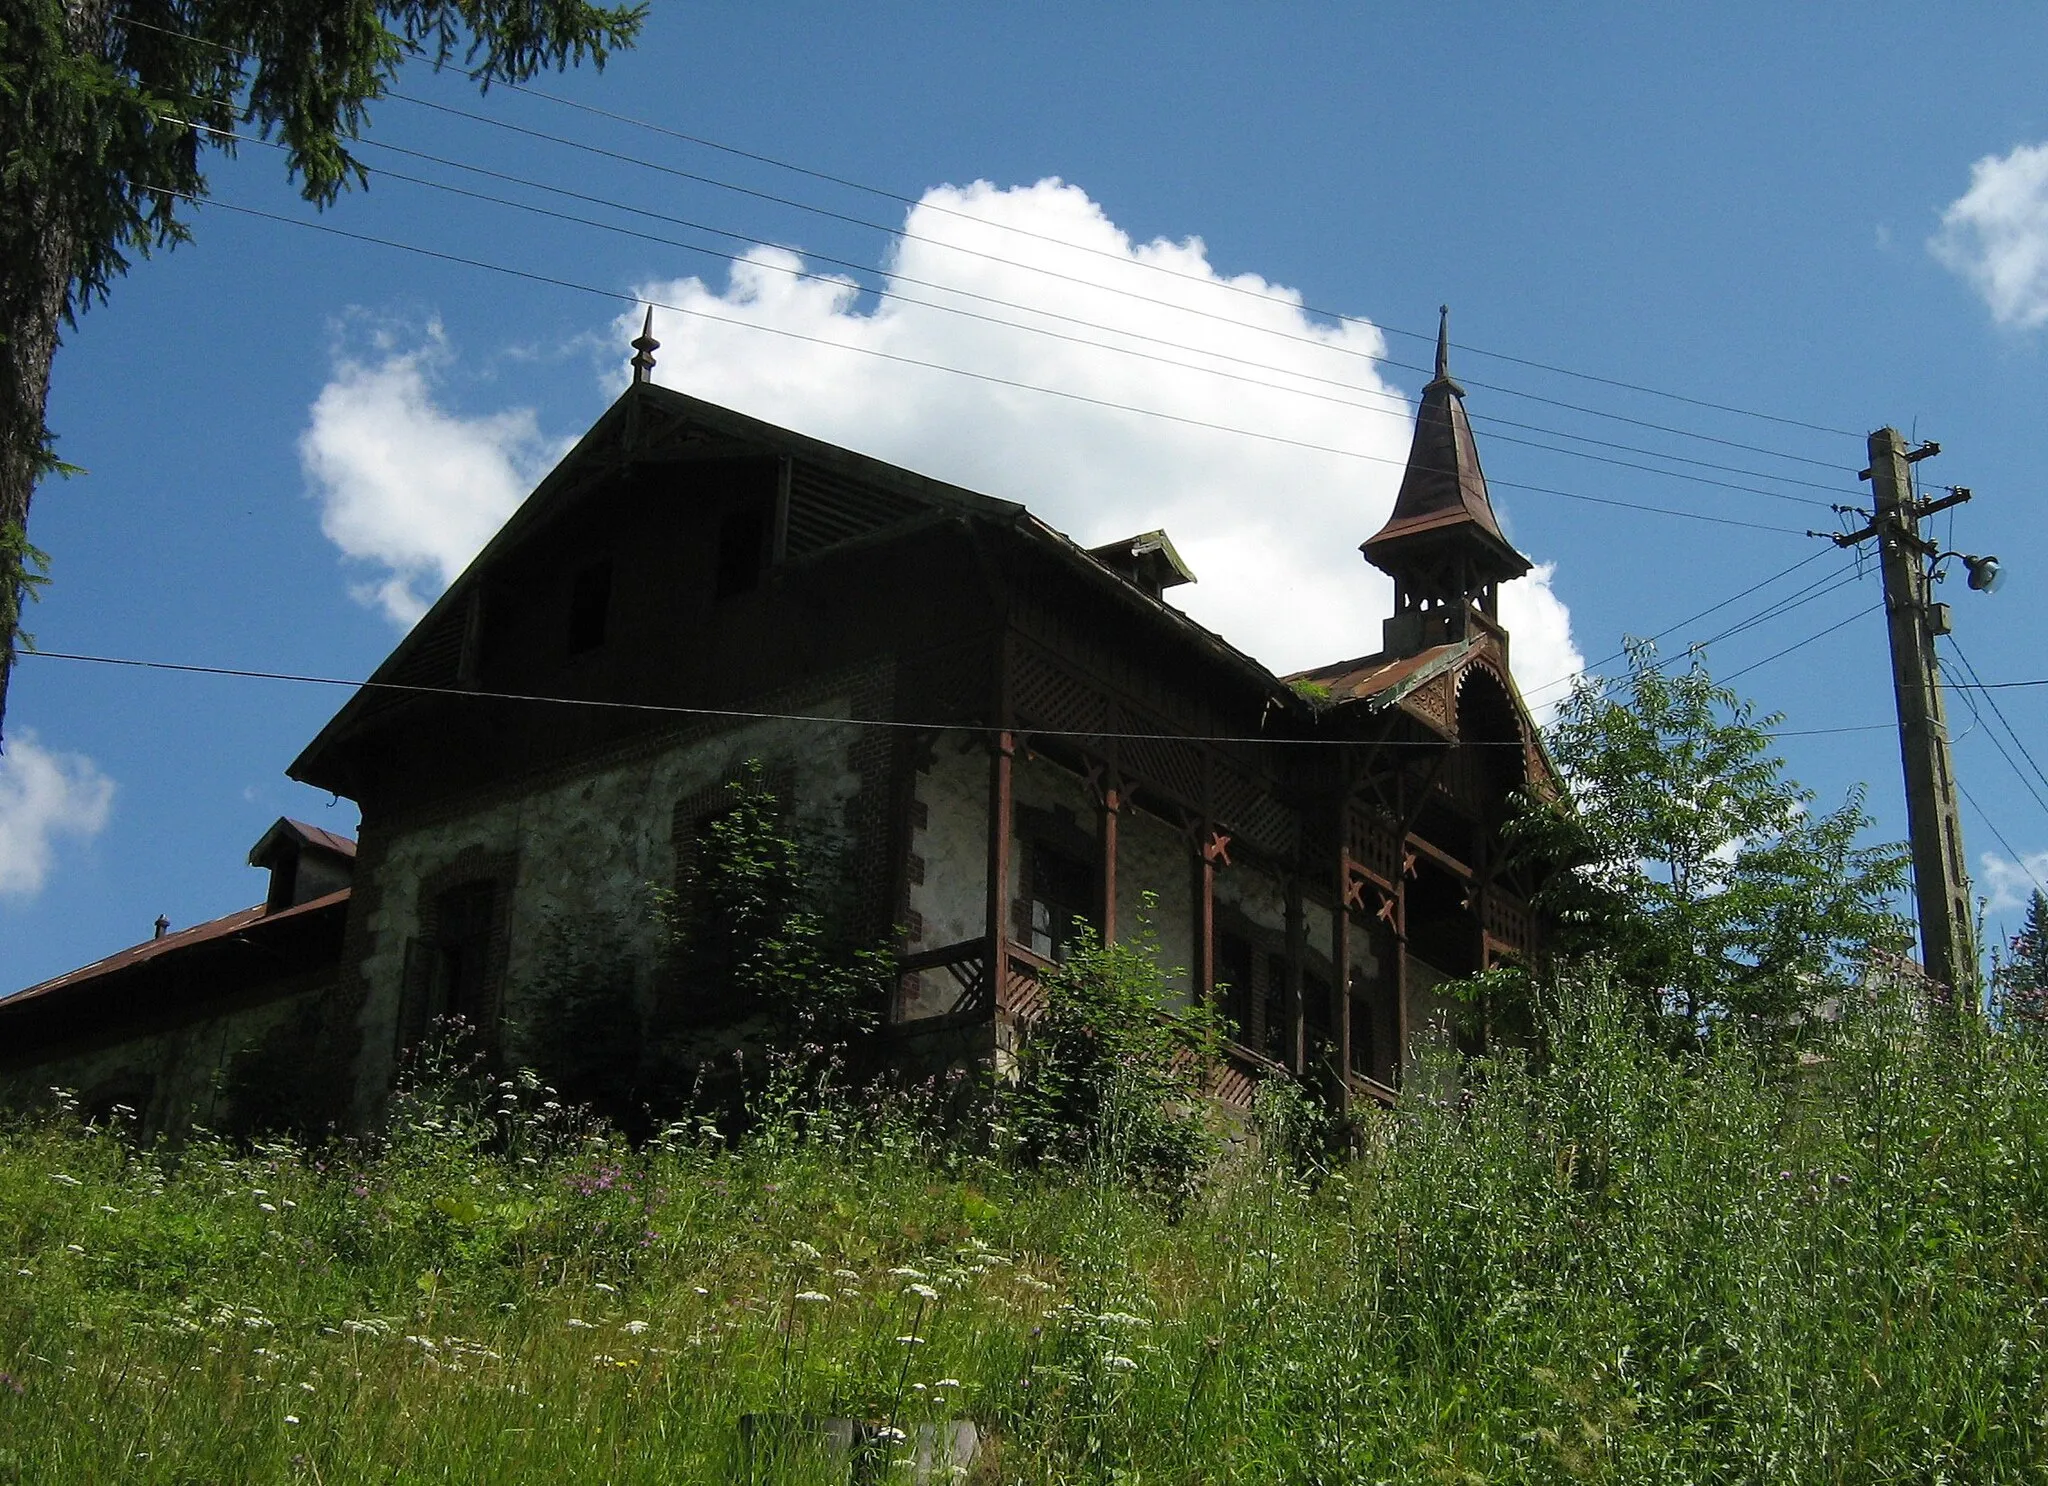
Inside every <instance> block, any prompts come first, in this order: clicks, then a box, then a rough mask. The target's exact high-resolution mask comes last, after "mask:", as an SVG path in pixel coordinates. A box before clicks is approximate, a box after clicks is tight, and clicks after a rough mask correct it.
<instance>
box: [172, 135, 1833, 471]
mask: <svg viewBox="0 0 2048 1486" xmlns="http://www.w3.org/2000/svg"><path fill="white" fill-rule="evenodd" d="M183 122H187V123H188V124H189V126H190V127H192V128H194V129H198V130H201V131H203V132H205V133H209V134H213V135H217V136H219V137H220V138H221V139H223V140H225V141H228V142H231V143H234V144H255V145H260V146H263V147H264V148H267V149H273V150H280V151H283V150H288V149H289V146H287V145H285V144H284V143H282V142H281V141H277V140H268V139H262V138H259V137H255V136H250V135H239V134H234V133H232V132H230V131H228V130H222V129H215V128H213V127H212V126H210V125H207V124H202V123H196V122H191V121H183ZM363 143H365V144H367V145H369V146H370V147H371V148H373V149H380V150H386V151H389V152H391V153H393V154H398V155H404V156H408V157H410V158H412V159H417V160H424V161H428V162H430V163H433V164H436V165H442V166H446V167H448V168H450V169H454V170H461V171H467V172H470V173H473V174H475V175H479V176H484V177H488V178H490V179H493V180H500V181H505V182H508V183H510V184H513V185H518V186H522V187H525V188H527V189H530V190H535V191H543V192H547V193H549V194H550V195H555V196H560V197H564V198H567V199H569V200H574V201H581V202H586V203H589V204H591V205H594V206H602V207H607V208H609V209H611V210H614V211H620V212H627V213H630V214H632V215H635V216H640V217H647V218H650V219H652V220H656V221H662V222H669V223H672V224H674V225H677V226H682V227H687V228H690V229H691V230H693V231H698V232H709V233H712V234H714V235H716V236H719V237H725V238H730V239H732V240H734V241H736V242H741V243H747V244H750V245H753V246H756V247H770V246H774V245H773V244H770V243H768V242H766V241H765V240H764V239H761V238H755V237H750V236H748V235H746V234H744V233H739V232H731V231H728V230H727V229H725V228H722V227H714V226H710V225H708V224H706V223H702V222H696V221H692V220H691V219H689V218H686V217H678V216H674V215H672V214H670V213H667V212H660V211H655V210H653V209H651V208H647V207H639V206H633V205H630V204H628V203H625V202H619V201H613V200H611V199H609V198H607V197H602V196H593V195H590V194H588V193H586V192H582V191H574V190H570V189H568V188H567V187H563V186H556V185H552V184H550V183H548V182H545V181H536V180H532V179H529V178H527V177H524V176H518V175H513V174H510V173H508V172H505V171H500V170H493V169H490V168H488V167H486V166H481V165H475V164H471V163H470V162H468V161H464V160H457V159H451V158H449V157H447V156H443V155H435V154H431V153H429V152H427V151H424V150H415V149H411V148H408V147H406V146H403V145H394V144H387V143H385V142H383V141H380V140H366V141H363ZM372 174H373V175H378V176H382V177H384V178H385V179H387V180H395V181H402V182H405V183H407V184H409V185H415V186H422V187H426V188H428V189H430V190H435V191H442V192H445V193H448V194H450V195H455V196H461V197H465V198H467V199H469V200H473V201H482V202H487V203H490V204H492V205H495V206H502V207H507V208H510V209H512V210H515V211H523V212H527V213H530V214H532V215H535V216H541V217H547V218H550V219H552V220H555V221H561V222H568V223H573V224H575V225H577V226H583V227H590V228H594V229H596V230H598V231H603V232H611V233H616V234H618V235H621V236H626V237H633V238H638V239H641V240H643V241H647V242H655V243H661V244H663V245H665V246H669V247H676V248H681V249H683V250H684V251H686V252H691V253H698V254H701V255H703V256H705V257H709V258H716V259H719V260H721V261H723V262H726V263H731V264H739V263H747V264H750V265H752V266H754V267H756V268H764V269H768V270H770V271H772V272H775V273H780V274H784V275H787V276H789V277H791V278H796V279H803V280H807V281H811V282H815V283H823V284H831V285H834V286H838V285H840V284H842V283H843V282H844V281H843V280H840V279H837V278H834V277H833V276H831V275H829V274H822V273H817V272H814V271H811V270H807V269H804V268H798V267H792V266H791V265H789V264H786V263H780V262H774V261H768V260H763V259H758V258H749V257H747V256H746V255H745V254H742V253H734V252H727V251H725V250H723V249H719V248H712V247H707V246H705V245H703V244H701V243H693V242H689V241H686V240H684V239H681V238H675V237H664V236H661V235H659V234H655V233H648V232H641V231H638V230H636V229H633V228H630V227H624V226H620V225H619V224H617V223H612V222H603V221H597V220H593V219H591V218H588V217H579V216H576V215H574V214H572V213H568V212H558V211H554V210H551V209H549V208H547V207H542V206H536V205H534V204H532V203H530V202H523V201H516V200H512V199H509V198H507V197H503V196H495V195H492V194H490V193H489V192H484V191H476V190H471V189H469V188H467V187H463V186H457V185H452V184H449V183H447V182H445V181H436V180H430V179H427V178H424V177H421V176H416V175H410V174H407V173H406V172H404V171H397V170H390V169H386V168H382V167H380V168H378V169H376V170H374V171H373V172H372ZM803 256H804V257H805V258H807V259H809V260H811V261H813V262H819V263H828V264H832V265H835V266H837V267H841V268H847V269H851V270H854V271H857V272H869V271H870V270H869V269H868V267H867V265H865V264H861V263H856V262H854V261H852V260H850V259H845V258H835V257H832V256H831V255H829V254H823V253H814V252H806V253H805V254H804V255H803ZM885 277H886V279H887V281H888V282H889V283H891V284H910V285H914V286H916V287H918V288H923V289H930V290H933V291H935V292H937V293H941V294H947V295H954V296H958V297H960V298H964V299H971V300H974V301H977V302H979V303H983V304H990V305H995V306H998V307H1000V308H1003V309H1009V310H1015V311H1018V312H1019V313H1022V314H1027V315H1036V316H1042V317H1044V318H1046V319H1050V320H1056V321H1060V322H1062V323H1064V324H1070V325H1076V326H1081V327H1083V328H1086V329H1089V330H1095V331H1100V332H1102V333H1104V334H1108V335H1114V336H1121V337H1125V338H1128V339H1132V340H1138V341H1144V342H1147V343H1149V344H1153V345H1159V346H1166V347H1169V348H1171V349H1174V350H1180V351H1186V352H1189V353H1190V354H1192V355H1196V356H1203V357H1209V358H1213V359H1215V360H1219V361H1226V362H1231V363H1234V364H1236V365H1240V366H1248V367H1253V368H1256V369H1258V370H1261V371H1270V372H1275V373H1278V374H1279V375H1281V376H1285V377H1289V378H1293V379H1296V380H1300V381H1308V382H1316V383H1320V384H1323V385H1325V386H1330V387H1339V388H1342V389H1344V390H1345V391H1347V392H1350V393H1353V394H1355V395H1356V396H1358V397H1370V398H1377V399H1380V400H1381V401H1383V402H1390V403H1393V404H1395V405H1397V407H1398V409H1399V411H1398V412H1396V411H1395V409H1394V408H1387V407H1374V406H1371V405H1369V404H1367V403H1361V402H1357V401H1354V400H1353V398H1349V397H1333V396H1329V395H1328V394H1324V393H1318V392H1315V391H1312V390H1310V389H1307V388H1302V387H1295V386H1288V385H1286V384H1284V383H1279V382H1269V381H1265V380H1262V379H1260V378H1256V377H1245V376H1242V375H1240V374H1238V373H1234V372H1229V371H1224V370H1221V369H1220V368H1217V367H1213V366H1200V365H1196V364H1193V363H1190V362H1185V361H1177V360H1174V359H1172V358H1170V357H1162V356H1155V355H1152V354H1150V353H1147V352H1144V351H1140V350H1136V349H1134V348H1132V347H1129V346H1120V345H1115V344H1112V343H1109V342H1105V341H1098V340H1088V339H1084V338H1082V337H1079V336H1072V335H1066V334H1063V333H1061V332H1059V331H1056V330H1050V329H1047V328H1046V327H1044V326H1040V325H1030V324H1023V323H1020V322H1018V321H1014V320H1005V319H1001V318H998V317H995V316H991V315H983V314H979V313H977V312H975V311H973V310H968V309H963V308H961V307H960V306H958V305H950V304H942V303H938V302H935V301H933V300H928V299H919V298H916V297H913V296H910V295H906V294H903V293H900V292H898V291H897V290H895V289H883V288H875V289H867V290H866V291H865V292H867V293H871V294H873V295H874V296H875V297H876V298H877V299H884V300H892V301H894V302H897V303H900V304H905V305H911V306H916V307H919V308H923V309H930V310H936V311H939V312H941V313H944V314H950V315H958V316H961V317H963V318H966V319H971V320H976V321H980V322H982V323H984V324H989V325H995V326H1000V327H1003V328H1005V329H1011V330H1018V331H1022V332H1025V333H1027V334H1033V335H1041V336H1045V337H1048V338H1050V339H1053V340H1059V341H1064V342H1067V343H1069V344H1072V345H1079V346H1085V347H1089V348H1091V349H1096V350H1103V351H1110V352H1114V353H1116V354H1118V355H1123V356H1132V357H1137V358H1140V359H1143V360H1147V361H1153V362H1157V363H1158V364H1160V365H1163V366H1172V367H1178V368H1180V369H1182V370H1185V371H1192V372H1197V373H1200V374H1202V375H1206V376H1217V377H1226V378H1229V379H1231V380H1234V381H1238V382H1242V383H1245V384H1246V385H1249V386H1254V387H1264V388H1267V389H1269V390H1272V391H1276V392H1285V393H1288V394H1291V395H1294V396H1301V397H1309V398H1314V399H1316V400H1317V401H1322V402H1329V403H1334V404H1336V405H1338V406H1341V407H1349V408H1356V409H1358V410H1359V411H1361V412H1366V413H1372V414H1375V415H1377V416H1381V417H1398V418H1400V419H1402V420H1403V421H1404V422H1405V421H1406V419H1407V414H1408V399H1407V398H1406V397H1405V396H1403V395H1402V394H1400V393H1398V392H1392V391H1379V390H1376V389H1373V388H1368V387H1360V386H1357V385H1356V384H1355V383H1351V382H1347V381H1344V380H1343V379H1341V378H1337V377H1325V376H1319V375H1317V374H1315V373H1313V372H1305V371H1299V370H1296V369H1294V368H1291V367H1285V366H1279V365H1276V364H1274V363H1272V362H1264V361H1257V360H1254V359H1252V358H1250V357H1245V356H1237V355H1233V354H1231V353H1229V352H1225V351H1217V350H1212V349H1210V348H1208V347H1204V346H1196V345H1190V344H1188V343H1186V342H1183V341H1175V340H1170V339H1168V338H1166V337H1163V336H1155V335H1151V334H1148V333H1146V332H1143V331H1136V330H1129V329H1125V328H1122V327H1118V326H1112V325H1105V324H1103V323H1101V322H1099V321H1094V320H1088V319H1084V318H1082V317H1080V316H1077V315H1067V314H1063V313H1061V312H1059V311H1056V310H1048V309H1044V308H1041V307H1039V306H1035V305H1030V304H1024V303H1019V302H1017V301H1015V300H1008V299H1002V298H998V297H996V296H994V295H987V294H981V293H978V292H976V291H973V290H968V289H960V288H956V287H953V286H951V285H947V284H941V283H936V282H933V281H931V280H926V279H918V278H914V277H911V276H909V275H906V274H902V273H898V272H896V271H894V270H889V271H886V274H885ZM1468 416H1470V417H1471V421H1472V422H1473V423H1475V424H1478V425H1480V426H1482V427H1487V428H1516V429H1522V430H1525V431H1527V432H1532V433H1540V434H1544V435H1547V436H1549V437H1552V438H1560V439H1568V440H1571V441H1573V442H1575V443H1584V444H1591V445H1595V446H1597V447H1599V448H1604V449H1613V450H1616V451H1618V452H1621V453H1628V454H1640V455H1643V456H1645V457H1647V458H1651V459H1662V460H1668V461H1672V462H1674V463H1679V464H1688V465H1693V466H1696V467H1698V468H1702V469H1712V470H1720V471H1723V472H1725V473H1729V474H1737V475H1745V476H1748V477H1750V478H1753V479H1762V480H1775V481H1778V482H1779V483H1781V484H1788V485H1799V486H1804V487H1806V488H1808V489H1812V490H1824V491H1827V492H1829V493H1831V494H1835V495H1842V494H1850V493H1852V492H1849V491H1847V490H1846V489H1844V488H1843V487H1841V486H1836V485H1829V484H1826V483H1823V482H1821V481H1818V480H1807V479H1802V478H1800V477H1798V476H1794V475H1774V474H1771V473H1769V472H1768V471H1765V470H1756V469H1749V468H1747V467H1744V466H1741V465H1730V464H1723V463H1720V462H1718V461H1715V460H1707V459H1696V458H1693V457H1691V456H1689V455H1684V454H1672V453H1668V452H1666V451H1664V450H1659V449H1645V448H1641V447H1640V446H1637V445H1633V444H1624V443H1619V442H1617V441H1615V440H1611V439H1600V438H1595V437H1593V436H1591V435H1589V434H1579V433H1571V432H1568V431H1566V430H1564V429H1555V428H1548V427H1545V426H1543V425H1540V424H1532V423H1523V422H1519V421H1517V420H1514V419H1508V418H1499V417H1494V416H1492V415H1488V414H1480V415H1468ZM1489 436H1490V437H1492V438H1496V439H1498V440H1500V441H1501V442H1503V443H1510V444H1518V445H1522V446H1524V447H1527V448H1531V449H1539V450H1542V451H1544V452H1547V453H1552V454H1562V455H1566V456H1568V457H1571V458H1577V459H1585V460H1590V461H1592V462H1594V463H1598V464H1606V465H1612V466H1615V467H1618V468H1621V469H1632V470H1638V471H1641V472H1643V473H1646V474H1655V475H1662V476H1664V477H1665V478H1667V479H1674V480H1685V481H1688V482H1690V483H1693V484H1698V485H1708V486H1713V487H1715V488H1717V489H1722V490H1734V491H1740V492H1743V493H1745V494H1750V495H1763V496H1769V497H1772V498H1774V499H1777V500H1784V501H1791V502H1794V503H1798V504H1806V505H1816V506H1820V505H1831V503H1830V502H1826V501H1820V500H1816V499H1814V498H1813V497H1811V496H1798V495H1791V494H1788V493H1786V492H1784V491H1779V490H1765V489H1761V488H1759V487H1757V486H1753V485H1738V484H1736V483H1734V482H1732V481H1728V480H1716V479H1711V478H1709V477H1706V476H1701V475H1693V474H1688V473H1686V472H1684V471H1679V470H1668V469H1663V468H1660V467H1658V466H1654V465H1644V464H1637V463H1635V462H1634V461H1632V460H1626V459H1614V458H1610V457H1607V456H1604V455H1599V454H1591V453H1588V452H1586V451H1585V450H1582V449H1560V448H1557V447H1556V446H1555V445H1551V444H1545V443H1541V442H1538V441H1537V440H1534V439H1524V438H1517V437H1515V436H1514V435H1512V434H1500V433H1491V434H1489Z"/></svg>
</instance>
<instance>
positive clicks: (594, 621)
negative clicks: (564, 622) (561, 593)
mask: <svg viewBox="0 0 2048 1486" xmlns="http://www.w3.org/2000/svg"><path fill="white" fill-rule="evenodd" d="M611 607H612V561H611V559H610V558H609V557H606V558H601V559H599V560H598V561H596V562H593V563H591V564H590V565H589V566H588V567H585V568H584V569H582V570H581V571H580V572H578V573H577V574H576V580H575V582H574V583H573V584H572V585H571V586H570V589H569V653H570V654H571V655H581V654H583V653H584V652H585V651H586V650H595V649H597V648H598V647H599V646H600V645H602V644H604V636H605V624H606V621H607V620H608V619H609V618H610V617H611Z"/></svg>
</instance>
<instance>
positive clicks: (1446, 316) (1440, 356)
mask: <svg viewBox="0 0 2048 1486" xmlns="http://www.w3.org/2000/svg"><path fill="white" fill-rule="evenodd" d="M1450 375H1451V307H1450V306H1449V305H1447V304H1440V305H1438V306H1437V307H1436V379H1437V380H1438V381H1439V382H1443V381H1448V380H1449V379H1450Z"/></svg>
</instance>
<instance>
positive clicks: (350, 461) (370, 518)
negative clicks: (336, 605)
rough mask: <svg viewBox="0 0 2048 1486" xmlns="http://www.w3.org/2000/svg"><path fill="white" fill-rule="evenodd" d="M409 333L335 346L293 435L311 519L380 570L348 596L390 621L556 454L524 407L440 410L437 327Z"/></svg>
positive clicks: (505, 512)
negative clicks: (465, 413) (365, 355)
mask: <svg viewBox="0 0 2048 1486" xmlns="http://www.w3.org/2000/svg"><path fill="white" fill-rule="evenodd" d="M412 339H413V340H414V344H413V345H411V346H410V347H409V348H402V346H401V343H400V337H399V336H398V335H396V334H394V333H393V332H392V331H391V330H390V329H388V328H386V329H383V330H380V331H379V332H377V333H376V334H374V335H373V336H372V337H371V346H370V350H371V352H372V353H373V355H372V358H371V359H369V360H363V359H359V358H357V357H356V356H354V355H350V354H346V353H337V355H336V358H335V369H334V379H333V380H332V381H330V382H329V383H328V384H327V386H326V387H325V388H323V389H322V390H321V393H320V396H319V397H318V399H316V400H315V402H314V403H313V409H312V420H311V422H310V424H309V425H308V427H307V429H306V431H305V433H304V434H302V435H301V436H300V439H299V461H300V464H301V465H302V466H303V468H304V469H305V472H306V478H307V480H308V481H309V482H310V483H311V485H312V487H313V490H314V493H315V494H316V495H317V496H318V498H319V500H320V505H321V513H320V529H321V530H322V531H324V532H325V533H326V534H327V536H328V538H329V539H330V540H331V541H332V542H333V543H334V544H335V545H336V546H337V547H339V548H340V549H341V550H342V552H343V553H345V554H346V555H347V556H348V557H350V558H353V559H356V560H357V561H360V562H365V563H370V564H374V565H375V566H376V567H378V568H381V569H382V570H383V572H382V575H381V576H380V577H378V578H376V579H375V580H373V581H372V582H369V583H365V584H362V585H359V586H358V587H357V588H355V589H354V593H355V596H356V597H357V598H358V599H360V600H362V601H363V602H365V603H373V604H377V605H379V606H381V607H382V608H383V609H384V611H385V612H386V613H388V614H389V615H390V616H391V617H392V618H393V619H395V620H397V621H398V622H399V623H401V624H410V623H412V622H413V621H414V620H416V619H418V618H419V617H420V615H421V614H422V613H424V612H425V611H426V607H427V605H428V604H430V603H431V602H433V600H434V597H435V596H436V595H437V594H439V593H440V592H441V590H442V589H444V588H446V587H447V586H448V584H449V582H450V581H451V580H453V579H454V577H455V576H456V575H457V574H458V573H460V572H461V571H462V569H463V568H464V567H465V566H467V565H468V563H469V560H470V559H471V558H472V557H474V556H475V555H476V554H477V551H478V549H479V548H481V547H482V546H483V544H484V543H485V542H486V541H488V540H489V539H490V537H491V534H492V533H493V532H495V531H496V530H497V529H498V528H499V526H501V525H502V524H503V523H504V521H505V518H506V517H507V516H509V515H511V514H512V511H513V509H514V507H516V506H517V505H518V504H519V502H520V501H521V500H522V499H524V498H525V496H526V493H527V491H528V490H530V489H531V488H532V487H533V485H534V484H535V482H537V481H538V480H539V479H540V477H541V476H542V475H543V474H545V473H546V471H547V468H548V466H549V465H550V464H552V463H553V462H554V460H555V459H557V458H558V457H559V456H560V455H561V453H562V446H561V445H558V444H555V443H551V442H550V441H548V440H546V439H544V438H542V437H541V434H540V430H539V427H538V426H537V424H536V423H535V420H534V415H533V411H532V409H530V408H516V409H512V410H509V411H506V412H501V413H493V414H490V415H488V416H485V417H478V418H466V417H462V416H460V415H458V414H455V413H450V412H448V411H446V410H445V409H444V408H442V407H441V406H440V405H439V404H438V403H437V402H436V400H435V392H436V383H437V377H438V374H439V373H440V371H441V370H442V369H443V368H444V367H445V366H446V365H447V364H448V362H449V360H450V352H449V350H448V346H447V342H446V339H445V337H444V336H443V335H442V332H441V327H440V325H439V324H438V323H430V324H429V325H428V326H427V327H426V329H425V330H424V332H422V333H420V334H419V335H417V336H415V337H413V338H412Z"/></svg>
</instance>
